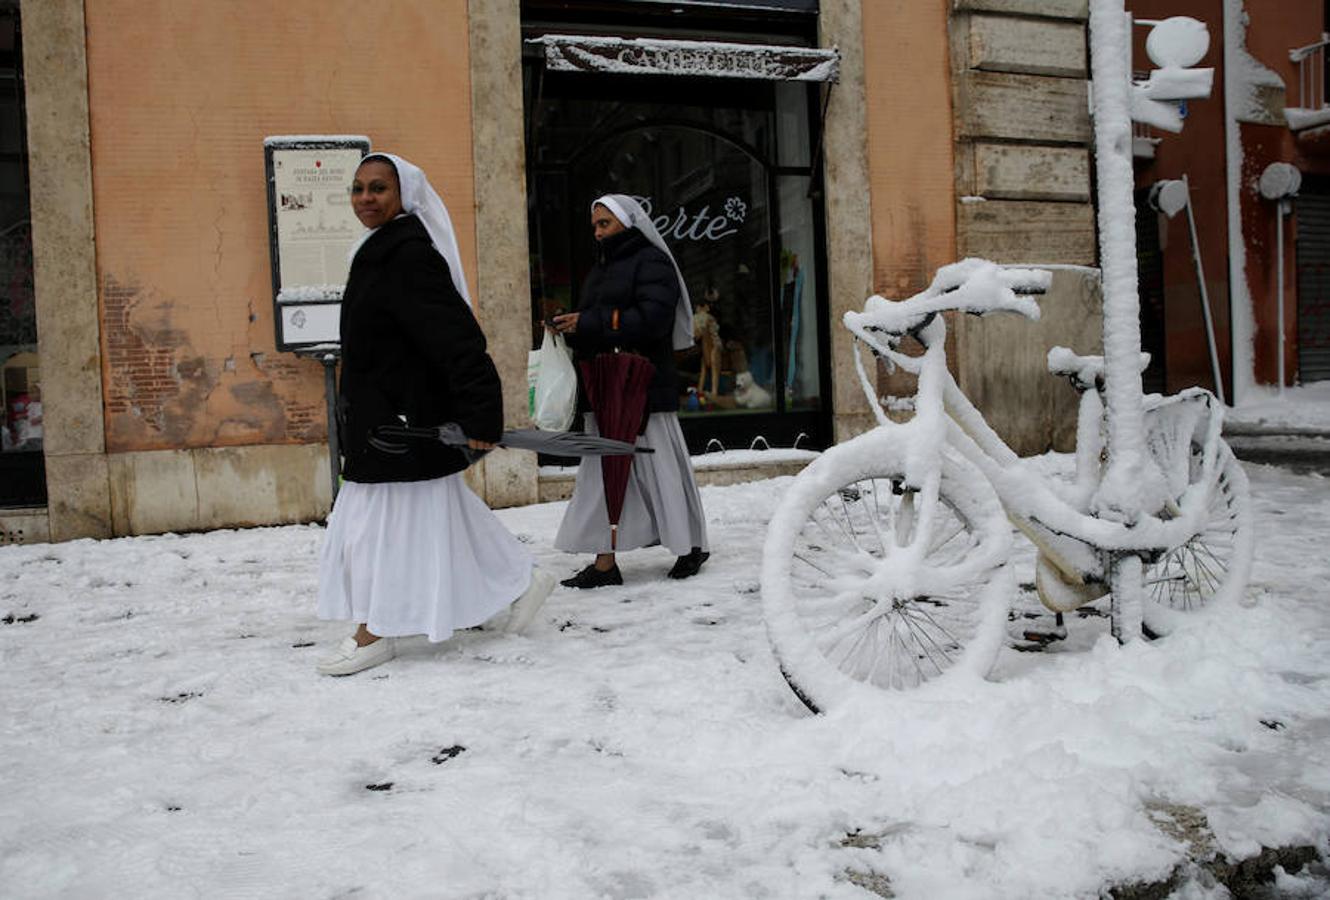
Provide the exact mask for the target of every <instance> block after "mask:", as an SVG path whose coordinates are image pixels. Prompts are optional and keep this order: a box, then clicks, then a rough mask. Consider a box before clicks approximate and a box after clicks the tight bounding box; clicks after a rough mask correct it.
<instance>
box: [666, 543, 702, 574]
mask: <svg viewBox="0 0 1330 900" xmlns="http://www.w3.org/2000/svg"><path fill="white" fill-rule="evenodd" d="M710 558H711V554H710V553H703V552H702V548H701V547H694V548H693V549H692V550H690V551H688V555H686V556H681V557H679V558H678V559H677V560H675V561H674V568H673V569H670V577H671V578H692V577H693V576H694V575H696V574H697V570H698V569H700V568H702V563H704V562H706V561H707V560H708V559H710Z"/></svg>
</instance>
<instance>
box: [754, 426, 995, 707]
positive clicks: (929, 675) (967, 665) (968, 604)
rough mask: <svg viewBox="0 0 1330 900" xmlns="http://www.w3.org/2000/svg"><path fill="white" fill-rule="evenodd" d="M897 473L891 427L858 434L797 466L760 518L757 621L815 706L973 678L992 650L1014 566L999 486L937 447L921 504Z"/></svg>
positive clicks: (899, 464) (899, 463)
mask: <svg viewBox="0 0 1330 900" xmlns="http://www.w3.org/2000/svg"><path fill="white" fill-rule="evenodd" d="M903 471H904V466H903V460H902V457H901V455H900V452H899V449H898V448H897V447H896V446H894V445H893V443H892V442H891V440H890V435H884V434H883V433H880V432H869V433H868V434H865V435H862V436H860V437H858V438H855V439H854V440H852V441H848V442H846V443H843V444H839V445H837V446H835V447H833V448H831V449H830V450H828V451H826V452H825V453H824V454H822V456H821V457H819V458H818V459H817V460H816V461H814V462H813V463H812V464H811V465H810V466H809V467H808V468H807V469H805V470H804V471H803V472H802V473H800V475H799V476H798V477H797V478H796V479H795V483H794V485H793V487H792V488H791V490H790V492H789V493H788V494H787V495H786V496H785V499H784V500H783V501H782V502H781V504H780V506H779V508H778V509H777V510H776V514H775V515H774V516H773V517H772V520H771V524H770V527H769V530H768V532H767V540H766V545H765V547H764V549H763V565H762V602H763V611H764V615H765V618H766V623H767V632H768V635H769V637H770V639H771V644H772V649H773V651H774V653H775V656H776V660H777V662H778V664H779V665H780V669H781V672H782V674H784V676H785V679H786V681H787V682H788V683H789V685H790V687H791V688H793V690H794V692H795V693H796V694H797V695H798V696H799V698H800V699H801V700H802V701H803V702H804V703H805V704H806V705H807V706H808V707H809V708H810V709H812V710H813V711H814V712H820V711H823V710H827V709H829V708H832V707H834V706H837V705H839V704H841V703H843V702H846V701H848V700H849V699H851V698H852V697H854V696H866V695H870V694H873V693H875V692H877V691H879V690H888V691H891V690H903V689H910V688H915V687H919V686H920V685H923V684H925V683H926V682H939V681H943V680H947V679H953V678H963V677H982V676H983V675H986V674H987V673H988V670H989V669H990V668H991V667H992V664H993V661H994V659H995V658H996V657H997V654H998V651H999V650H1000V649H1001V646H1002V641H1003V637H1004V635H1005V632H1006V629H1005V623H1006V613H1007V598H1008V597H1009V596H1010V594H1011V591H1012V589H1013V588H1014V578H1013V576H1012V573H1011V570H1010V567H1009V566H1008V565H1007V554H1008V552H1009V550H1010V546H1011V529H1010V526H1009V525H1008V523H1007V519H1006V517H1005V515H1004V514H1003V512H1002V509H1001V506H1000V505H999V503H998V500H997V496H996V495H995V494H994V493H993V490H992V488H991V487H989V485H988V483H987V482H986V481H984V479H983V476H982V474H980V473H979V472H978V471H977V470H973V469H970V468H969V467H968V466H964V467H963V464H962V463H960V462H959V461H956V460H953V459H952V458H951V457H949V456H944V457H943V461H942V470H941V480H940V484H939V490H938V497H937V502H936V503H935V504H933V505H932V508H931V510H930V509H929V508H928V504H926V503H925V502H924V501H923V500H922V495H921V494H920V493H919V492H917V491H914V490H910V489H907V488H906V487H905V486H904V479H903V477H902V473H903Z"/></svg>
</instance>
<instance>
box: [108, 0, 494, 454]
mask: <svg viewBox="0 0 1330 900" xmlns="http://www.w3.org/2000/svg"><path fill="white" fill-rule="evenodd" d="M312 10H313V11H314V12H316V13H317V14H313V15H312V14H311V11H312ZM132 12H133V14H132V15H131V14H127V13H128V8H127V4H126V3H125V2H123V0H86V4H85V15H86V23H87V31H86V34H87V58H88V90H89V101H90V102H89V106H90V109H91V115H90V124H91V135H92V140H91V145H92V173H93V196H94V205H93V207H94V212H95V226H96V235H97V280H98V293H99V298H100V302H101V318H102V334H101V344H102V367H103V384H104V385H105V392H106V407H105V418H106V448H107V451H108V452H109V453H113V454H114V453H118V452H129V451H147V450H179V449H192V448H205V447H226V446H243V445H252V444H306V443H316V442H322V441H324V440H326V423H325V412H324V409H325V399H324V392H323V372H322V368H321V367H320V366H319V364H318V363H315V362H311V361H306V360H300V359H297V358H296V357H294V356H292V355H290V354H283V353H278V352H277V351H276V348H275V341H274V333H273V315H272V289H271V275H270V268H269V255H268V220H267V198H266V187H265V183H264V173H263V138H264V137H266V136H268V135H273V134H347V133H353V134H366V135H368V136H369V137H370V139H371V141H372V142H373V144H374V146H375V148H378V149H385V150H392V151H395V152H399V153H401V154H402V155H404V156H406V157H407V158H409V159H411V160H412V161H414V162H416V163H418V164H419V165H421V166H422V167H423V168H424V169H425V171H426V172H427V173H429V175H430V177H431V180H432V181H433V183H434V184H435V186H436V187H437V188H438V189H439V192H440V193H441V194H442V195H443V196H444V198H445V200H446V202H448V204H449V207H450V210H451V211H452V215H453V220H454V223H455V224H456V226H457V231H458V238H459V243H460V244H461V249H462V258H463V264H464V266H465V267H466V268H467V269H468V270H469V275H470V276H471V278H472V281H473V283H474V270H475V265H474V258H475V255H474V250H475V248H474V237H473V235H474V213H473V205H474V204H473V198H472V167H471V158H472V157H471V121H470V94H469V80H468V46H467V27H466V22H467V18H466V15H467V10H466V2H465V0H398V2H396V3H395V4H394V6H393V14H392V15H391V16H373V15H371V14H370V13H369V12H368V11H367V8H366V7H365V6H364V5H363V4H358V3H353V2H349V0H331V2H325V3H321V4H318V5H317V7H312V6H311V5H309V4H296V3H291V4H272V3H266V2H256V0H232V2H227V3H221V4H219V3H212V2H202V0H136V2H135V3H134V4H133V11H132ZM369 35H372V40H369V39H368V36H369ZM402 59H410V60H413V63H412V65H411V66H405V67H404V66H402V65H401V64H400V61H401V60H402Z"/></svg>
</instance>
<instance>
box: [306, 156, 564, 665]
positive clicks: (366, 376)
mask: <svg viewBox="0 0 1330 900" xmlns="http://www.w3.org/2000/svg"><path fill="white" fill-rule="evenodd" d="M351 203H352V207H353V209H354V211H355V213H356V217H357V218H358V219H360V221H361V223H362V224H363V225H365V226H366V227H367V228H368V229H369V231H368V232H366V234H365V236H364V237H362V238H361V239H360V240H359V241H358V242H357V244H356V246H355V248H354V249H353V251H352V260H351V271H350V274H349V275H348V277H347V283H346V290H345V292H344V294H343V299H342V312H341V339H342V370H341V379H340V384H339V386H338V428H339V431H340V433H341V437H342V441H341V443H342V450H343V457H342V477H343V483H342V487H341V490H340V491H339V492H338V495H337V502H336V504H335V506H334V508H333V511H332V513H331V515H330V516H329V517H328V530H327V533H326V535H325V537H324V543H323V548H322V551H321V553H320V557H319V592H318V615H319V617H320V618H323V619H340V620H349V621H351V622H354V623H356V625H357V628H356V632H355V633H354V634H353V635H352V636H350V637H347V638H344V639H343V640H342V641H341V642H340V643H339V644H338V645H337V647H336V649H335V650H334V651H333V652H332V653H331V654H330V655H328V656H327V657H326V658H324V659H323V660H322V661H320V663H319V665H318V671H319V672H321V673H323V674H325V675H350V674H352V673H354V672H359V671H361V670H363V669H367V668H370V667H371V666H376V665H379V664H380V663H383V662H386V661H387V660H389V659H391V658H392V657H393V656H394V655H395V653H396V641H395V639H396V638H398V637H405V636H408V635H418V634H423V635H425V636H426V637H427V638H428V639H429V640H431V641H442V640H446V639H447V638H448V637H450V636H451V635H452V633H453V632H454V631H455V630H457V629H460V628H468V627H472V626H476V625H480V624H481V623H483V622H485V621H486V620H488V619H490V618H491V617H493V616H495V614H496V613H499V612H501V611H502V610H504V609H505V608H506V607H508V606H509V605H510V604H511V605H512V607H513V609H512V612H511V613H510V614H509V617H508V621H507V627H508V629H509V630H521V629H522V628H524V627H526V625H527V624H529V623H530V621H531V619H532V618H533V616H534V614H535V612H536V609H537V608H538V607H539V606H540V604H541V603H542V602H543V601H544V599H545V597H546V596H547V595H548V594H549V592H550V589H551V588H552V587H553V584H554V580H553V578H552V577H551V576H549V575H548V574H546V573H543V572H540V571H538V570H536V569H535V567H534V562H533V560H532V558H531V555H530V553H529V552H528V551H527V550H526V548H525V547H524V546H523V545H522V544H521V543H520V542H519V541H518V540H517V539H516V538H515V537H514V536H513V535H512V534H510V533H509V532H508V530H507V529H506V528H504V527H503V525H502V523H500V522H499V520H498V518H496V517H495V515H494V513H493V512H491V511H490V509H489V508H488V507H487V506H486V505H485V504H484V503H483V502H482V501H481V500H480V498H479V497H477V496H476V495H475V494H474V493H472V492H471V490H470V489H469V488H467V486H466V484H465V482H464V481H463V480H462V472H463V470H464V469H465V468H466V466H467V465H468V464H469V462H470V457H468V456H467V455H466V454H464V453H462V452H460V451H458V450H456V449H452V448H447V447H444V446H443V445H441V444H438V443H437V442H433V441H429V442H425V441H420V442H417V441H412V442H410V443H409V444H404V443H394V442H392V441H384V440H382V439H380V438H378V437H376V435H375V431H374V429H375V428H376V427H377V426H380V425H385V424H387V425H391V424H395V423H397V422H405V423H406V424H409V425H417V426H434V425H441V424H443V423H444V422H449V421H452V422H457V423H458V424H460V425H461V426H462V428H463V431H464V432H465V433H466V434H467V436H468V438H470V447H471V449H473V450H485V449H488V448H490V447H492V446H493V443H494V442H495V441H497V440H498V436H499V434H500V432H501V431H502V427H503V403H502V391H501V387H500V384H499V376H498V372H497V370H496V369H495V368H494V363H493V361H492V360H491V359H490V358H489V354H488V353H487V351H486V345H485V337H484V334H483V333H482V332H481V330H480V325H479V323H477V321H476V319H475V316H474V315H473V314H472V311H471V307H470V304H471V295H470V292H469V291H468V290H467V285H466V279H465V277H464V275H463V271H462V261H461V255H460V254H459V253H458V249H457V237H456V235H455V234H454V231H453V225H452V220H451V219H450V218H449V216H448V210H447V208H446V207H445V206H444V205H443V201H442V200H441V199H440V198H439V195H438V194H437V193H436V192H435V191H434V188H433V187H431V186H430V183H429V181H428V180H427V179H426V178H425V174H424V173H423V172H422V171H421V170H420V169H419V168H417V167H416V166H414V165H412V164H411V163H409V162H407V161H406V160H404V159H402V158H401V157H398V156H393V155H391V154H387V153H374V154H371V155H369V156H367V157H365V158H364V159H363V160H362V161H361V163H360V166H359V167H358V168H357V170H356V175H355V180H354V182H353V183H352V187H351ZM514 598H516V600H514Z"/></svg>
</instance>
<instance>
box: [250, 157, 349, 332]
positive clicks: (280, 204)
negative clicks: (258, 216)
mask: <svg viewBox="0 0 1330 900" xmlns="http://www.w3.org/2000/svg"><path fill="white" fill-rule="evenodd" d="M369 147H370V144H369V138H367V137H363V136H360V135H295V136H284V137H270V138H267V139H265V140H264V142H263V150H264V163H265V171H266V174H267V179H268V225H269V246H270V253H271V257H272V287H273V304H274V310H273V312H274V316H273V320H274V322H275V331H276V337H277V349H278V350H281V351H293V352H298V351H302V350H305V351H311V350H317V349H322V348H327V349H329V350H335V349H336V348H337V347H338V346H339V345H340V335H339V334H338V320H339V318H340V309H341V300H342V290H343V288H344V287H345V286H346V275H347V270H348V268H349V267H350V262H349V259H348V255H349V254H350V252H351V247H352V246H353V245H354V244H355V242H356V240H357V239H358V238H359V237H360V236H361V235H362V234H364V232H365V228H364V226H363V225H361V224H360V222H359V221H358V220H357V219H356V216H355V213H354V212H353V211H352V209H351V194H350V189H351V180H352V178H353V177H354V176H355V172H356V166H358V165H359V164H360V160H361V158H362V157H363V156H365V154H367V153H368V152H369Z"/></svg>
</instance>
